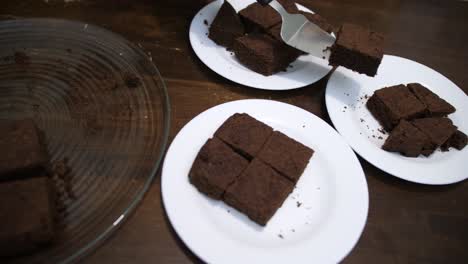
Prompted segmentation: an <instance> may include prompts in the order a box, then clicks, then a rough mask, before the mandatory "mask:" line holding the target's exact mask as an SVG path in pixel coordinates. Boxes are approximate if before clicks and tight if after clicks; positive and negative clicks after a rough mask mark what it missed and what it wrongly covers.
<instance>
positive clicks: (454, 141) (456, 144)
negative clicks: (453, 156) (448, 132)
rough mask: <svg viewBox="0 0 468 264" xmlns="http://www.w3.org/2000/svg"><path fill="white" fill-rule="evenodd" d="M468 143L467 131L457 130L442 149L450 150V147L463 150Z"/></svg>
mask: <svg viewBox="0 0 468 264" xmlns="http://www.w3.org/2000/svg"><path fill="white" fill-rule="evenodd" d="M467 143H468V137H467V136H466V134H465V133H463V132H461V131H460V130H457V132H455V133H454V134H453V135H452V136H451V137H450V138H449V139H448V140H447V141H446V142H445V143H444V144H443V145H442V146H441V148H442V151H448V150H449V149H450V148H456V149H458V150H462V149H464V148H465V146H466V144H467Z"/></svg>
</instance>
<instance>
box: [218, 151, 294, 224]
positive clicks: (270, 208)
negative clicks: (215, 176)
mask: <svg viewBox="0 0 468 264" xmlns="http://www.w3.org/2000/svg"><path fill="white" fill-rule="evenodd" d="M293 188H294V184H293V183H292V182H290V181H288V180H287V179H286V178H284V177H283V176H281V175H280V174H279V173H278V172H276V171H275V170H273V169H272V168H270V167H269V166H268V165H266V164H265V163H263V162H262V161H260V160H259V159H254V160H253V161H252V162H251V163H250V165H249V166H248V167H247V169H246V170H245V171H244V172H243V173H242V175H241V176H240V177H239V178H238V179H237V180H236V182H234V184H232V185H231V186H229V188H228V189H227V191H226V193H225V194H224V201H225V202H226V203H227V204H228V205H230V206H232V207H234V208H236V209H237V210H239V211H240V212H242V213H244V214H246V215H247V216H248V217H249V218H250V219H252V220H253V221H255V222H256V223H258V224H259V225H262V226H265V225H266V224H267V223H268V221H269V220H270V218H271V217H272V216H273V215H274V214H275V213H276V211H277V210H278V208H280V207H281V205H282V204H283V202H284V200H285V199H286V198H287V197H288V195H289V194H290V193H291V192H292V190H293Z"/></svg>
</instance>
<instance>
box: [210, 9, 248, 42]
mask: <svg viewBox="0 0 468 264" xmlns="http://www.w3.org/2000/svg"><path fill="white" fill-rule="evenodd" d="M244 33H245V32H244V24H243V23H242V21H241V19H240V17H239V15H238V14H237V12H236V10H235V9H234V8H233V7H232V6H231V4H229V2H228V1H224V3H223V5H222V6H221V8H220V9H219V11H218V14H217V15H216V17H215V19H214V20H213V23H211V26H210V33H209V35H208V37H209V38H210V39H212V40H213V41H214V42H215V43H216V44H218V45H221V46H224V47H227V48H228V49H231V48H232V45H233V44H234V40H235V39H236V38H238V37H240V36H242V35H244Z"/></svg>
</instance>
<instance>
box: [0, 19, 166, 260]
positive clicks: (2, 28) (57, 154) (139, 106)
mask: <svg viewBox="0 0 468 264" xmlns="http://www.w3.org/2000/svg"><path fill="white" fill-rule="evenodd" d="M0 36H2V37H1V38H0V119H23V118H33V119H34V121H35V122H36V124H37V126H38V127H39V128H40V129H41V130H42V131H43V132H44V138H45V142H46V144H47V148H48V151H49V154H50V156H51V161H52V164H56V165H57V166H59V165H60V164H61V162H62V161H64V162H65V164H66V165H67V167H68V168H69V171H68V172H67V173H66V175H65V177H66V181H65V182H66V184H64V185H65V187H63V184H62V189H64V190H65V191H64V190H62V189H60V188H59V191H60V195H59V196H58V200H59V203H60V204H61V208H60V214H59V215H58V218H57V222H58V235H57V239H56V241H55V242H54V243H53V244H52V245H51V246H48V247H45V248H43V249H41V250H39V251H37V252H34V253H32V254H30V255H29V256H25V257H20V258H15V259H11V261H13V262H15V263H16V262H17V263H43V262H46V263H57V262H59V263H68V262H72V261H75V260H77V259H79V258H80V257H82V256H83V255H84V254H86V253H87V252H89V251H90V250H92V249H94V248H95V247H96V246H97V245H98V244H99V243H100V242H102V241H103V240H104V239H105V238H106V237H108V236H109V235H110V234H111V233H112V232H113V231H114V230H115V229H116V228H117V227H118V226H119V224H120V223H122V220H125V218H126V217H128V215H129V214H130V213H131V211H132V210H133V209H134V208H135V206H136V205H137V204H138V202H139V201H140V200H141V199H142V197H143V195H144V193H145V192H146V190H147V189H148V187H149V185H150V183H151V181H152V179H153V177H154V175H155V173H156V170H157V168H158V166H159V163H160V161H161V158H162V155H163V152H164V149H165V146H166V142H167V138H168V130H169V117H170V114H169V109H170V108H169V99H168V95H167V91H166V87H165V85H164V82H163V80H162V78H161V76H160V74H159V72H158V70H157V68H156V67H155V66H154V64H153V63H152V61H151V59H150V58H148V56H146V54H145V53H144V52H143V51H142V50H140V49H139V48H137V47H136V46H135V45H133V44H132V43H130V42H129V41H127V40H125V39H124V38H122V37H120V36H118V35H116V34H114V33H111V32H109V31H107V30H104V29H102V28H99V27H96V26H92V25H88V24H85V23H80V22H72V21H65V20H55V19H26V20H13V21H3V22H1V23H0Z"/></svg>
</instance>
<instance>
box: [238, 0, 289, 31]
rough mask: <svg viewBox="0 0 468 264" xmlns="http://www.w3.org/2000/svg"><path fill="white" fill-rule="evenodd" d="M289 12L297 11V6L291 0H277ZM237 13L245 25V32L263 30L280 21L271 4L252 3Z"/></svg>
mask: <svg viewBox="0 0 468 264" xmlns="http://www.w3.org/2000/svg"><path fill="white" fill-rule="evenodd" d="M279 2H280V3H281V4H282V5H283V7H284V8H285V9H286V11H288V12H289V13H295V12H298V9H297V6H296V4H295V3H294V1H291V0H279ZM239 15H240V16H241V18H242V19H243V21H244V24H245V25H246V28H247V32H249V33H250V32H262V31H263V32H264V31H267V30H268V29H269V28H271V27H273V26H274V25H276V24H278V23H281V16H280V15H279V14H278V12H276V10H274V9H273V8H272V7H271V6H269V5H267V6H262V5H260V4H259V3H253V4H250V5H249V6H247V7H246V8H244V9H242V10H241V11H239Z"/></svg>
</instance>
